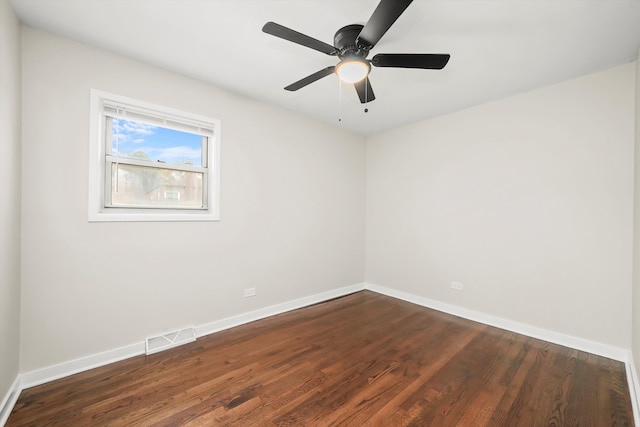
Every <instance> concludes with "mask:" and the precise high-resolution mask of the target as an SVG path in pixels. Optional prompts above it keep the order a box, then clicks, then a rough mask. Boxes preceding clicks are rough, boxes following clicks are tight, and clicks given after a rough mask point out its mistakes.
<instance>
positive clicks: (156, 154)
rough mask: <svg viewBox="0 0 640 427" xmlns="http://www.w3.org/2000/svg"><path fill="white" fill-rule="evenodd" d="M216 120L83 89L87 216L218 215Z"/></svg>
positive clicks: (184, 217)
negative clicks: (87, 120)
mask: <svg viewBox="0 0 640 427" xmlns="http://www.w3.org/2000/svg"><path fill="white" fill-rule="evenodd" d="M219 153H220V122H219V121H218V120H213V119H208V118H204V117H200V116H196V115H194V114H189V113H185V112H181V111H176V110H173V109H169V108H166V107H160V106H157V105H152V104H148V103H145V102H142V101H136V100H133V99H130V98H124V97H121V96H117V95H112V94H107V93H104V92H99V91H96V90H92V91H91V147H90V156H91V159H90V160H91V163H90V165H89V172H90V179H89V183H90V185H89V221H199V220H209V221H211V220H217V219H219V212H218V210H219V209H218V206H219V188H220V186H219V178H220V167H219V166H220V160H219V157H220V156H219Z"/></svg>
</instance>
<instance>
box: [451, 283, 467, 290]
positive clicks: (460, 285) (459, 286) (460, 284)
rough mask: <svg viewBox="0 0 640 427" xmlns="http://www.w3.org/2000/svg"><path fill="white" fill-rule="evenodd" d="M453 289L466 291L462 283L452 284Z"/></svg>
mask: <svg viewBox="0 0 640 427" xmlns="http://www.w3.org/2000/svg"><path fill="white" fill-rule="evenodd" d="M451 289H455V290H457V291H461V290H463V289H464V285H463V284H462V283H460V282H451Z"/></svg>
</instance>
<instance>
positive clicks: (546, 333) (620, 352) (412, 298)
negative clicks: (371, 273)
mask: <svg viewBox="0 0 640 427" xmlns="http://www.w3.org/2000/svg"><path fill="white" fill-rule="evenodd" d="M364 286H365V288H366V289H369V290H371V291H373V292H377V293H379V294H383V295H387V296H390V297H393V298H397V299H401V300H403V301H407V302H411V303H414V304H418V305H421V306H423V307H427V308H432V309H434V310H438V311H442V312H444V313H448V314H452V315H454V316H458V317H462V318H465V319H469V320H473V321H475V322H479V323H484V324H485V325H489V326H495V327H496V328H500V329H506V330H508V331H511V332H516V333H518V334H522V335H526V336H529V337H532V338H537V339H540V340H543V341H548V342H551V343H554V344H559V345H563V346H565V347H571V348H574V349H576V350H581V351H586V352H587V353H592V354H596V355H599V356H604V357H608V358H609V359H614V360H618V361H620V362H626V361H627V356H628V352H629V350H627V349H622V348H619V347H615V346H611V345H608V344H603V343H599V342H596V341H590V340H587V339H584V338H578V337H574V336H571V335H566V334H562V333H560V332H555V331H550V330H548V329H543V328H538V327H536V326H531V325H527V324H524V323H519V322H515V321H513V320H508V319H504V318H502V317H498V316H492V315H490V314H486V313H482V312H479V311H474V310H469V309H466V308H463V307H459V306H456V305H452V304H447V303H443V302H441V301H436V300H432V299H429V298H425V297H421V296H417V295H414V294H410V293H408V292H403V291H398V290H396V289H391V288H386V287H384V286H378V285H375V284H373V283H365V285H364Z"/></svg>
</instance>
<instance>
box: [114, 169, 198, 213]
mask: <svg viewBox="0 0 640 427" xmlns="http://www.w3.org/2000/svg"><path fill="white" fill-rule="evenodd" d="M203 179H204V174H203V173H200V172H186V171H176V170H171V169H158V168H150V167H146V166H134V165H127V164H122V163H120V164H118V165H116V164H115V163H112V165H111V204H112V205H113V206H132V207H140V208H167V207H168V208H202V207H203V200H202V180H203Z"/></svg>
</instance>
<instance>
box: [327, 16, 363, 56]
mask: <svg viewBox="0 0 640 427" xmlns="http://www.w3.org/2000/svg"><path fill="white" fill-rule="evenodd" d="M363 28H364V26H363V25H358V24H353V25H347V26H345V27H342V28H340V29H339V30H338V31H336V35H335V36H334V37H333V45H334V46H335V48H336V49H338V57H339V58H340V59H344V58H345V57H354V56H355V57H359V58H362V59H364V58H366V56H367V53H368V52H367V51H366V50H361V49H360V48H359V47H358V45H357V44H356V39H357V38H358V35H360V32H361V31H362V29H363Z"/></svg>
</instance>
